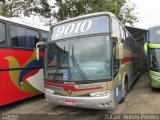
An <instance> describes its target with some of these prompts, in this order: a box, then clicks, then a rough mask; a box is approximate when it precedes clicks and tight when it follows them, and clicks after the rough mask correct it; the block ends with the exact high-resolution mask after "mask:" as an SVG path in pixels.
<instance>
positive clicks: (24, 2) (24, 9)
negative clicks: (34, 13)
mask: <svg viewBox="0 0 160 120" xmlns="http://www.w3.org/2000/svg"><path fill="white" fill-rule="evenodd" d="M32 2H33V0H3V2H1V3H0V6H1V7H0V9H1V12H0V15H2V16H5V17H19V16H20V15H21V14H24V15H25V16H29V9H30V3H32Z"/></svg>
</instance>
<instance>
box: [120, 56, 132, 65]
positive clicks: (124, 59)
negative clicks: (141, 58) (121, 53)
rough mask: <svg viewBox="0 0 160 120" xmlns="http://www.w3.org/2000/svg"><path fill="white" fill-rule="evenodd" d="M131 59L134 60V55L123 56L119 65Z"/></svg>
mask: <svg viewBox="0 0 160 120" xmlns="http://www.w3.org/2000/svg"><path fill="white" fill-rule="evenodd" d="M131 61H134V57H124V58H123V59H122V60H121V65H123V64H125V63H127V62H131Z"/></svg>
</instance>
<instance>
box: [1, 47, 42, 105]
mask: <svg viewBox="0 0 160 120" xmlns="http://www.w3.org/2000/svg"><path fill="white" fill-rule="evenodd" d="M0 53H1V54H0V106H2V105H5V104H8V103H12V102H15V101H18V100H22V99H25V98H29V97H32V96H35V95H37V94H40V93H41V92H40V91H39V90H38V89H37V88H35V87H34V86H36V85H33V82H30V81H29V80H33V81H35V80H36V81H37V84H38V83H39V82H38V81H39V79H43V78H39V77H35V76H36V75H37V74H38V73H39V71H40V70H41V68H42V66H43V53H40V57H41V58H42V59H41V60H42V61H39V62H38V61H36V59H35V53H34V52H33V51H31V50H30V51H27V50H2V49H1V50H0ZM32 67H34V68H35V69H33V68H32ZM35 78H36V79H35Z"/></svg>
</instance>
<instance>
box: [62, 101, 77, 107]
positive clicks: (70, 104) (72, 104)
mask: <svg viewBox="0 0 160 120" xmlns="http://www.w3.org/2000/svg"><path fill="white" fill-rule="evenodd" d="M64 104H65V105H69V106H76V102H75V101H74V100H65V101H64Z"/></svg>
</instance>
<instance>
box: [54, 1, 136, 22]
mask: <svg viewBox="0 0 160 120" xmlns="http://www.w3.org/2000/svg"><path fill="white" fill-rule="evenodd" d="M55 6H57V7H58V8H59V9H58V12H56V13H54V14H52V15H53V16H54V17H55V18H57V20H58V21H61V20H64V19H67V18H70V17H75V16H79V15H83V14H87V13H94V12H104V11H108V12H112V13H114V14H115V15H116V16H117V17H118V18H119V20H120V21H122V22H123V23H124V24H126V23H129V24H130V25H133V23H134V22H137V17H136V16H135V15H134V13H133V11H134V6H133V5H132V6H129V5H127V2H126V0H65V2H64V3H63V2H62V0H56V4H55Z"/></svg>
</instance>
